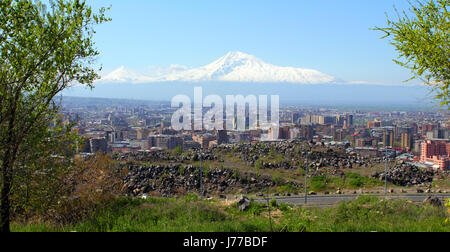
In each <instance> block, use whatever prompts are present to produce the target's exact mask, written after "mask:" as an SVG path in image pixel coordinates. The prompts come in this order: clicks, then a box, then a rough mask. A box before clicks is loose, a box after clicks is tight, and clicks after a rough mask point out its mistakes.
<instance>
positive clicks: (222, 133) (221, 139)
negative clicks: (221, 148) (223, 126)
mask: <svg viewBox="0 0 450 252" xmlns="http://www.w3.org/2000/svg"><path fill="white" fill-rule="evenodd" d="M226 143H228V134H227V131H226V130H218V131H217V144H218V145H221V144H226Z"/></svg>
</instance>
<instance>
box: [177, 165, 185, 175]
mask: <svg viewBox="0 0 450 252" xmlns="http://www.w3.org/2000/svg"><path fill="white" fill-rule="evenodd" d="M178 174H179V175H180V176H183V175H184V166H183V165H180V168H178Z"/></svg>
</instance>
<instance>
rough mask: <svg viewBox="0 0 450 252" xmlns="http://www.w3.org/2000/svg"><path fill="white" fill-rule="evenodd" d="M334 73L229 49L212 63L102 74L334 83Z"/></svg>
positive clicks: (127, 78) (117, 78)
mask: <svg viewBox="0 0 450 252" xmlns="http://www.w3.org/2000/svg"><path fill="white" fill-rule="evenodd" d="M335 80H336V79H335V78H334V77H333V76H330V75H327V74H324V73H321V72H319V71H317V70H313V69H303V68H294V67H281V66H274V65H271V64H269V63H266V62H264V61H262V60H261V59H259V58H257V57H255V56H253V55H249V54H245V53H242V52H229V53H228V54H227V55H225V56H223V57H222V58H220V59H218V60H216V61H214V62H212V63H211V64H209V65H206V66H203V67H199V68H194V69H190V70H183V69H182V68H181V69H180V68H177V70H176V71H168V72H167V73H166V74H162V75H161V74H160V75H156V76H148V75H138V74H135V73H133V72H131V71H129V70H127V69H125V68H124V67H121V68H119V69H117V70H115V71H113V72H112V73H110V74H108V75H106V76H105V77H104V78H102V81H104V82H107V81H114V82H131V83H145V82H205V81H216V82H258V83H277V82H285V83H299V84H320V83H333V82H334V81H335Z"/></svg>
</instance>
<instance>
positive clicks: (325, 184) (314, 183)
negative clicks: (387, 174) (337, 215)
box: [310, 173, 383, 192]
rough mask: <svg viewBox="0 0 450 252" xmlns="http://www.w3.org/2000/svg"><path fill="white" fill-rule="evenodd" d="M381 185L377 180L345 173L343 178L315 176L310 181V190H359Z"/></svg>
mask: <svg viewBox="0 0 450 252" xmlns="http://www.w3.org/2000/svg"><path fill="white" fill-rule="evenodd" d="M380 185H383V183H382V182H380V181H379V180H377V179H374V178H369V177H366V176H362V175H359V174H357V173H346V174H345V177H344V178H340V177H326V176H323V175H322V176H317V177H312V178H311V179H310V188H311V189H312V190H313V191H316V192H322V191H326V190H333V189H337V188H341V189H342V188H346V189H360V188H373V187H376V186H380Z"/></svg>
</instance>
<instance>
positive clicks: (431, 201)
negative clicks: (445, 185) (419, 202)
mask: <svg viewBox="0 0 450 252" xmlns="http://www.w3.org/2000/svg"><path fill="white" fill-rule="evenodd" d="M423 203H424V204H427V205H431V206H435V207H442V206H443V204H442V201H441V200H440V199H439V198H438V197H432V196H428V197H427V198H426V199H425V200H424V201H423Z"/></svg>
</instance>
